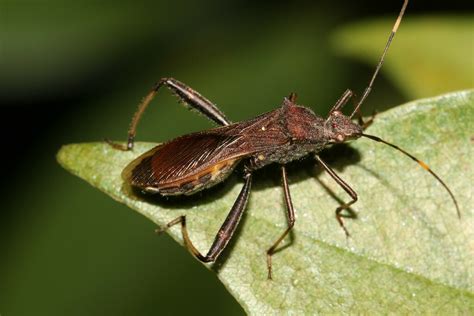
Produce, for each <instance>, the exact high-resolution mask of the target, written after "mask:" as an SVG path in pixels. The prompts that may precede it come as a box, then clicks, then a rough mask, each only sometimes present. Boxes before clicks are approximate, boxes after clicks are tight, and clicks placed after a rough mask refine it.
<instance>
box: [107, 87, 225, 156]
mask: <svg viewBox="0 0 474 316" xmlns="http://www.w3.org/2000/svg"><path fill="white" fill-rule="evenodd" d="M163 86H165V87H167V88H168V89H170V90H171V92H172V93H174V94H175V95H176V96H177V97H178V98H179V99H180V100H181V101H183V102H184V104H186V105H188V106H190V107H191V108H193V109H196V110H198V111H199V112H200V113H202V114H204V115H205V116H206V117H207V118H208V119H210V120H212V121H214V122H216V123H217V124H219V125H223V126H225V125H229V124H230V123H231V122H230V121H229V120H228V119H227V118H226V117H225V115H224V113H222V112H221V110H219V109H218V108H217V106H215V105H214V104H212V103H211V101H209V100H208V99H206V98H205V97H203V96H202V95H200V94H199V93H198V92H196V91H194V90H193V89H191V88H190V87H188V86H187V85H185V84H184V83H182V82H179V81H178V80H176V79H173V78H161V79H160V81H158V82H157V83H156V84H155V85H154V86H153V88H152V89H151V91H150V92H149V93H148V94H147V95H146V96H145V97H144V98H143V100H142V101H141V102H140V104H139V105H138V110H137V111H136V112H135V114H134V115H133V118H132V122H131V123H130V128H129V130H128V142H127V145H126V146H122V145H120V144H115V143H113V142H110V141H108V140H107V142H108V143H109V144H110V145H111V146H112V147H114V148H116V149H120V150H124V151H126V150H130V149H132V148H133V143H134V141H135V135H136V130H137V125H138V122H139V121H140V119H141V117H142V116H143V113H144V112H145V109H146V108H147V107H148V105H149V104H150V102H151V101H152V100H153V98H154V97H155V95H156V93H157V92H158V90H159V89H160V88H161V87H163Z"/></svg>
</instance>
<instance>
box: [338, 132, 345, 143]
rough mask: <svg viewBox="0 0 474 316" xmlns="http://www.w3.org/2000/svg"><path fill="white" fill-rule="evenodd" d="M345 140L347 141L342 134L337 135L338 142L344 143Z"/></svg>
mask: <svg viewBox="0 0 474 316" xmlns="http://www.w3.org/2000/svg"><path fill="white" fill-rule="evenodd" d="M344 139H345V137H344V135H342V134H337V135H336V140H337V141H338V142H340V143H342V142H343V141H344Z"/></svg>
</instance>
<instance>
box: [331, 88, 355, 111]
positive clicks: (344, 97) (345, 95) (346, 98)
mask: <svg viewBox="0 0 474 316" xmlns="http://www.w3.org/2000/svg"><path fill="white" fill-rule="evenodd" d="M353 95H354V93H353V92H352V90H351V89H347V90H346V91H344V93H343V94H342V95H341V97H340V98H339V99H338V100H337V101H336V104H334V105H333V107H332V108H331V111H329V113H332V112H334V111H340V110H341V109H342V108H343V107H344V105H346V103H347V102H348V101H349V100H350V99H351V98H352V96H353Z"/></svg>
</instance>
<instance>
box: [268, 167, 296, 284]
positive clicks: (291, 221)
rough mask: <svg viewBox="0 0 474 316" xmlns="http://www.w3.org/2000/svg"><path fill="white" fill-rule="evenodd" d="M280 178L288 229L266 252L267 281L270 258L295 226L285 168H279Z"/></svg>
mask: <svg viewBox="0 0 474 316" xmlns="http://www.w3.org/2000/svg"><path fill="white" fill-rule="evenodd" d="M281 176H282V180H283V191H284V192H285V202H286V208H287V213H286V214H287V216H288V227H287V228H286V230H285V231H284V232H283V234H281V236H280V237H279V238H278V239H277V240H276V241H275V242H274V243H273V246H271V247H270V248H269V249H268V250H267V268H268V279H270V280H271V279H272V256H273V255H274V254H275V250H276V248H277V247H278V245H279V244H280V243H281V242H282V240H283V239H284V238H285V237H286V235H288V233H289V232H290V230H291V229H292V228H293V226H294V225H295V211H294V209H293V203H292V202H291V196H290V188H289V187H288V180H287V178H286V170H285V166H281Z"/></svg>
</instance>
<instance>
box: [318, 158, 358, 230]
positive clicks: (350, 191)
mask: <svg viewBox="0 0 474 316" xmlns="http://www.w3.org/2000/svg"><path fill="white" fill-rule="evenodd" d="M314 156H315V158H316V160H317V161H318V162H319V164H320V165H321V166H322V167H323V168H324V170H326V171H327V173H329V175H330V176H331V178H333V179H334V180H335V181H336V182H337V184H339V185H340V186H341V187H342V188H343V189H344V191H346V192H347V194H349V195H350V197H351V198H352V200H351V201H349V202H348V203H344V204H342V205H341V206H339V207H338V208H336V219H337V221H338V222H339V225H340V226H341V227H342V229H343V230H344V233H345V234H346V237H349V231H348V230H347V229H346V226H344V221H343V220H342V216H341V212H342V211H343V210H347V209H349V207H350V206H351V205H352V204H354V203H355V202H357V193H356V192H355V191H354V190H353V189H352V188H351V187H350V186H349V185H348V184H347V183H345V182H344V180H342V179H341V178H340V177H339V176H338V175H337V174H336V173H335V172H334V170H332V169H331V167H329V166H328V165H327V164H326V163H325V162H324V161H323V160H322V159H321V158H320V157H319V156H318V155H314Z"/></svg>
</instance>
